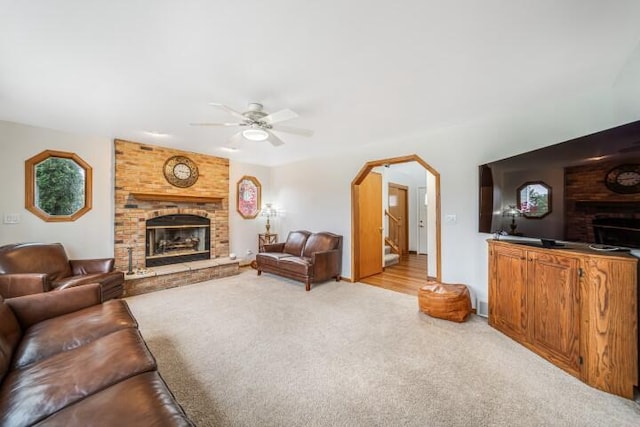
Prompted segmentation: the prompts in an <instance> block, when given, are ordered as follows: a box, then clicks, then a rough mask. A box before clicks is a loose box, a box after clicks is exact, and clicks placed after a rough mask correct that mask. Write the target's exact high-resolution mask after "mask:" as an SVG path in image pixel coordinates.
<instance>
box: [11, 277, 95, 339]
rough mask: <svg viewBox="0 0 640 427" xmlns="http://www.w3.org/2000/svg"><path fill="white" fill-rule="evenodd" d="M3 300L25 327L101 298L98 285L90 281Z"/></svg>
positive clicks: (92, 304)
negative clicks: (63, 289) (58, 289)
mask: <svg viewBox="0 0 640 427" xmlns="http://www.w3.org/2000/svg"><path fill="white" fill-rule="evenodd" d="M5 302H6V303H7V304H8V305H9V306H10V307H11V310H13V313H14V314H15V316H16V318H17V319H18V322H20V326H22V328H23V329H26V328H28V327H29V326H31V325H34V324H36V323H38V322H42V321H43V320H47V319H51V318H54V317H58V316H62V315H64V314H68V313H73V312H74V311H78V310H82V309H83V308H87V307H91V306H94V305H97V304H100V303H101V302H102V300H101V296H100V285H99V284H97V283H92V284H89V285H85V286H79V287H77V288H71V289H67V290H65V291H62V292H46V293H41V294H34V295H25V296H22V297H16V298H10V299H7V300H5Z"/></svg>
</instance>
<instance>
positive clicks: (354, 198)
mask: <svg viewBox="0 0 640 427" xmlns="http://www.w3.org/2000/svg"><path fill="white" fill-rule="evenodd" d="M409 162H417V163H418V164H420V165H421V166H422V167H423V168H425V169H426V170H427V171H428V172H429V173H430V174H431V175H433V176H434V178H435V187H436V194H435V198H436V218H435V224H436V252H437V253H436V275H435V278H436V280H437V281H438V282H441V281H442V226H441V225H442V220H441V216H442V208H441V201H440V199H441V195H440V173H439V172H438V171H437V170H436V169H434V168H433V167H432V166H431V165H429V164H428V163H427V162H425V161H424V160H422V159H421V158H420V157H419V156H418V155H417V154H410V155H407V156H400V157H391V158H388V159H380V160H373V161H370V162H367V163H365V165H364V166H363V167H362V168H360V170H359V171H358V174H357V175H356V176H355V178H354V179H353V180H352V181H351V241H352V242H353V243H352V245H351V271H352V275H353V279H354V280H355V281H358V280H359V279H360V275H359V271H357V268H358V264H359V262H358V261H359V260H358V259H357V257H358V255H357V253H358V251H357V249H358V247H359V246H358V245H359V243H360V242H359V241H358V239H357V234H358V233H357V229H358V226H359V224H358V215H357V214H358V193H357V189H358V186H359V185H360V183H362V181H363V180H364V179H365V177H366V176H367V175H368V174H369V172H371V170H372V169H373V168H376V167H378V166H384V165H387V164H389V165H391V164H400V163H409Z"/></svg>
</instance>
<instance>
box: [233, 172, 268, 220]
mask: <svg viewBox="0 0 640 427" xmlns="http://www.w3.org/2000/svg"><path fill="white" fill-rule="evenodd" d="M243 181H249V182H251V183H252V184H253V185H255V187H256V189H257V193H258V194H257V196H258V197H257V201H256V202H257V204H258V206H257V209H256V211H255V213H252V214H246V213H244V212H242V211H241V210H240V187H241V185H242V183H243ZM261 210H262V185H261V184H260V181H258V178H256V177H255V176H249V175H244V176H243V177H242V178H240V179H239V180H238V182H237V183H236V212H238V214H239V215H240V216H241V217H242V218H244V219H253V218H255V217H257V216H258V215H259V214H260V211H261Z"/></svg>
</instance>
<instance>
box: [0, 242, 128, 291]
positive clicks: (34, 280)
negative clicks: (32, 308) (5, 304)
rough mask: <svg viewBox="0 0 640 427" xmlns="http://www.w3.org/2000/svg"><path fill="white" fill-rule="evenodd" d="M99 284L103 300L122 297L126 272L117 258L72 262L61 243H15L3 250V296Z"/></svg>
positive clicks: (0, 256)
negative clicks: (116, 266) (116, 267)
mask: <svg viewBox="0 0 640 427" xmlns="http://www.w3.org/2000/svg"><path fill="white" fill-rule="evenodd" d="M88 283H99V284H100V288H101V295H102V301H106V300H109V299H112V298H118V297H120V296H121V295H122V293H123V290H124V273H122V272H121V271H115V270H114V259H113V258H104V259H84V260H69V259H68V258H67V254H66V252H65V250H64V247H63V246H62V245H61V244H60V243H15V244H10V245H5V246H2V247H0V295H2V296H3V297H4V298H13V297H17V296H22V295H29V294H35V293H40V292H48V291H59V290H63V289H68V288H72V287H75V286H80V285H86V284H88Z"/></svg>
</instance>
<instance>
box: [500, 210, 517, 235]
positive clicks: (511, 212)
mask: <svg viewBox="0 0 640 427" xmlns="http://www.w3.org/2000/svg"><path fill="white" fill-rule="evenodd" d="M502 216H503V217H509V216H510V217H511V224H509V228H510V229H511V230H510V231H509V234H510V235H512V236H517V235H518V233H516V228H518V224H516V217H517V216H522V211H520V209H518V208H516V205H509V207H508V208H505V209H504V210H503V211H502Z"/></svg>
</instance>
